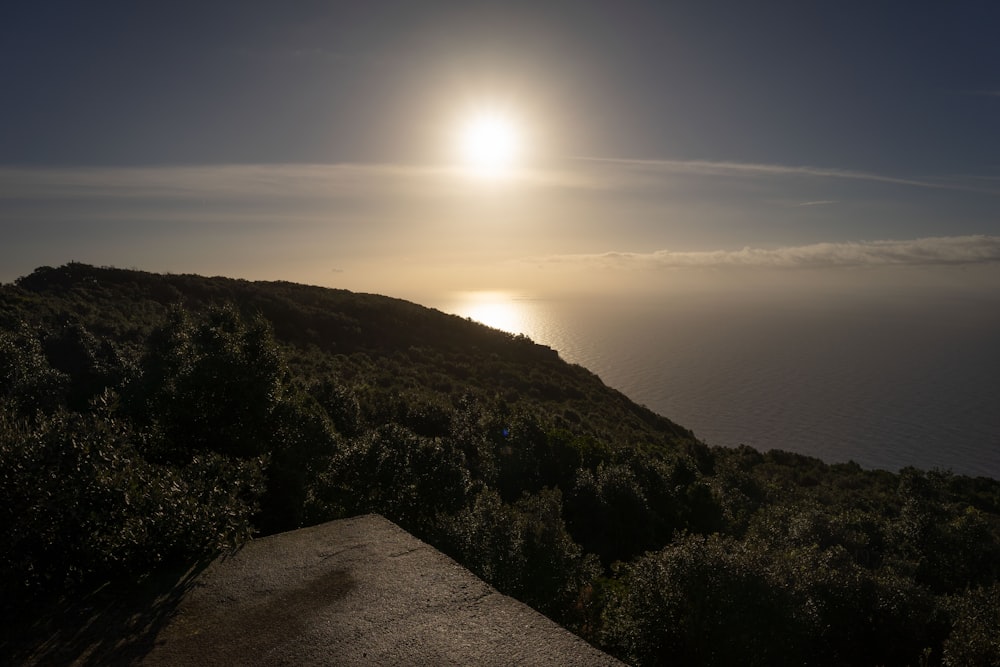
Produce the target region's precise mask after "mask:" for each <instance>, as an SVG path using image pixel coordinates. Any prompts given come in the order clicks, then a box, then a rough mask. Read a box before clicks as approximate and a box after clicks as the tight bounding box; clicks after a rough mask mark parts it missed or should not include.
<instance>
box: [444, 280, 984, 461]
mask: <svg viewBox="0 0 1000 667" xmlns="http://www.w3.org/2000/svg"><path fill="white" fill-rule="evenodd" d="M428 305H431V306H434V307H436V308H439V309H441V310H443V311H445V312H452V313H457V314H460V315H463V316H468V317H472V318H473V319H476V320H479V321H482V322H485V323H486V324H489V325H491V326H494V327H496V328H499V329H504V330H508V331H512V332H516V333H524V334H526V335H528V336H529V337H531V338H532V339H533V340H534V341H536V342H538V343H542V344H545V345H549V346H551V347H553V348H555V349H556V350H558V351H559V353H560V355H561V356H562V358H563V359H565V360H566V361H569V362H572V363H577V364H580V365H582V366H585V367H587V368H588V369H590V370H591V371H593V372H595V373H597V374H598V375H599V376H600V377H601V379H602V380H604V382H605V383H607V384H608V385H610V386H612V387H614V388H616V389H619V390H621V391H622V392H624V393H625V394H626V395H628V396H629V397H630V398H632V399H633V400H634V401H636V402H638V403H641V404H644V405H646V406H648V407H649V408H651V409H653V410H655V411H656V412H658V413H660V414H662V415H664V416H666V417H669V418H670V419H673V420H674V421H676V422H678V423H680V424H682V425H683V426H685V427H687V428H690V429H692V430H693V431H694V432H695V434H696V435H697V436H698V437H699V438H700V439H702V440H704V441H706V442H708V443H710V444H716V445H728V446H733V445H738V444H741V443H745V444H748V445H752V446H754V447H756V448H758V449H762V450H767V449H772V448H780V449H786V450H790V451H795V452H800V453H803V454H808V455H811V456H817V457H819V458H821V459H823V460H825V461H828V462H839V461H848V460H853V461H856V462H858V463H860V464H861V465H863V466H865V467H869V468H885V469H889V470H898V469H899V468H902V467H904V466H908V465H913V466H917V467H920V468H944V469H951V470H953V471H955V472H957V473H962V474H970V475H987V476H991V477H995V478H1000V297H983V296H980V297H979V298H956V297H955V296H954V295H951V296H947V295H939V296H938V297H936V298H931V297H927V296H926V295H921V296H916V295H911V296H910V297H904V298H900V297H899V295H894V296H892V297H889V296H882V297H875V296H871V297H862V298H857V297H856V296H855V297H851V298H847V297H845V296H839V297H838V296H830V295H827V296H825V297H823V298H822V299H815V298H810V299H808V300H807V299H803V298H794V297H790V296H785V297H777V296H773V297H756V298H748V297H747V296H746V295H741V296H740V297H739V298H737V297H725V296H720V295H718V294H715V295H711V296H702V297H698V298H694V297H692V296H690V295H688V296H685V297H680V296H647V297H629V298H622V297H613V298H612V297H588V298H582V297H575V298H568V297H563V298H534V297H531V296H530V295H524V294H510V293H504V292H473V293H464V294H460V295H452V296H450V297H447V298H443V299H441V300H440V301H438V302H432V303H429V304H428Z"/></svg>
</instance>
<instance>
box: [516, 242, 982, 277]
mask: <svg viewBox="0 0 1000 667" xmlns="http://www.w3.org/2000/svg"><path fill="white" fill-rule="evenodd" d="M525 261H526V262H531V263H533V264H539V263H548V264H583V265H590V266H594V267H600V268H621V269H658V268H660V269H678V268H691V267H703V268H769V269H794V268H830V267H862V266H873V267H874V266H935V265H955V264H985V263H998V262H1000V236H985V235H973V236H945V237H932V238H919V239H913V240H909V241H892V240H884V241H858V242H850V243H814V244H811V245H803V246H789V247H783V248H774V249H765V248H751V247H745V248H742V249H740V250H709V251H686V252H685V251H672V250H657V251H654V252H649V253H633V252H606V253H599V254H580V255H551V256H547V257H533V258H527V259H526V260H525Z"/></svg>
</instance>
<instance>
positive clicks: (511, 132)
mask: <svg viewBox="0 0 1000 667" xmlns="http://www.w3.org/2000/svg"><path fill="white" fill-rule="evenodd" d="M521 148H522V146H521V133H520V131H519V128H518V126H517V124H516V123H515V122H514V121H513V119H512V118H511V117H510V116H508V115H506V114H504V113H501V112H498V111H481V112H479V113H477V114H474V115H472V116H470V117H469V118H467V119H466V120H465V122H464V123H463V124H462V126H461V128H460V129H459V133H458V150H459V156H460V157H461V159H462V162H463V163H464V164H465V165H466V167H468V168H469V169H472V170H473V171H476V172H478V173H484V174H500V173H504V172H507V171H510V169H511V168H512V167H513V166H514V164H515V163H516V161H517V158H518V157H519V154H520V152H521Z"/></svg>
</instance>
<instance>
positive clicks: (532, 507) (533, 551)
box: [442, 488, 598, 620]
mask: <svg viewBox="0 0 1000 667" xmlns="http://www.w3.org/2000/svg"><path fill="white" fill-rule="evenodd" d="M560 508H561V498H560V494H559V492H558V491H556V490H547V489H546V490H543V491H542V492H541V493H538V494H535V495H526V496H525V497H524V498H522V499H521V500H519V501H517V502H516V503H514V504H507V503H505V502H503V500H502V499H501V498H500V495H499V494H498V493H497V492H496V491H494V490H492V489H489V488H487V489H484V490H483V491H481V492H480V493H479V494H478V495H477V496H476V497H475V499H474V501H473V503H472V504H471V505H470V506H469V507H468V508H467V509H465V510H463V511H461V512H459V513H458V514H456V515H455V516H453V517H451V518H449V519H448V520H447V521H446V522H445V523H444V526H443V528H442V530H443V532H444V541H443V547H444V549H445V551H446V552H447V553H450V554H451V555H453V556H454V557H455V558H456V559H458V560H459V561H460V562H461V563H463V564H464V565H465V566H466V567H468V568H469V569H470V570H472V571H473V572H475V573H476V574H477V575H478V576H480V577H481V578H483V579H485V580H486V581H488V582H489V583H491V584H493V585H494V586H496V587H497V589H499V590H500V591H501V592H503V593H506V594H508V595H512V596H515V597H518V598H520V599H522V600H524V601H525V602H527V603H528V604H531V605H532V606H534V607H536V608H537V609H539V610H540V611H542V612H544V613H547V614H549V615H552V616H555V617H557V618H561V619H562V620H568V614H569V611H568V610H569V609H571V603H572V602H573V601H574V600H575V599H576V597H577V596H578V594H579V591H580V590H581V589H582V588H583V587H584V586H585V585H586V584H588V583H589V582H590V581H591V580H592V579H593V578H594V577H595V576H596V574H597V571H598V570H597V563H596V559H595V558H594V557H593V556H592V555H591V556H584V554H583V552H582V551H581V549H580V547H579V546H577V544H576V543H575V542H573V539H572V538H571V537H570V535H569V533H568V531H567V530H566V526H565V525H564V523H563V520H562V516H561V514H560Z"/></svg>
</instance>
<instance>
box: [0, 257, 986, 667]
mask: <svg viewBox="0 0 1000 667" xmlns="http://www.w3.org/2000/svg"><path fill="white" fill-rule="evenodd" d="M0 371H2V373H0V500H2V501H3V502H2V504H0V527H2V529H3V530H4V534H5V535H8V536H9V539H8V540H7V541H6V542H5V543H4V544H3V545H2V546H0V573H2V579H0V581H2V586H3V589H2V590H0V599H2V600H3V603H2V606H3V610H4V613H5V615H6V616H7V618H6V620H7V623H6V624H5V627H6V628H7V629H8V632H10V633H11V634H10V637H9V638H8V639H7V640H5V641H4V643H3V645H2V646H3V649H4V650H5V651H6V652H7V653H9V654H11V655H15V656H16V655H18V651H23V650H25V649H24V638H25V637H30V636H41V635H45V633H46V632H50V631H52V628H54V627H57V626H58V625H59V623H60V621H59V617H58V616H53V615H52V614H51V613H50V612H51V610H52V609H57V608H59V606H60V605H61V604H62V603H60V600H62V601H63V602H72V601H73V600H74V599H75V598H77V597H78V596H79V595H81V594H84V593H86V592H87V591H90V590H92V589H95V588H99V587H101V586H102V585H104V584H105V582H110V583H111V587H110V588H107V589H105V590H121V587H129V586H130V585H131V584H132V582H135V581H137V580H145V579H147V578H148V577H150V576H153V575H154V574H155V573H159V572H164V571H169V570H171V569H180V570H181V571H183V570H185V569H187V568H189V567H190V566H191V564H192V563H194V562H197V561H198V560H199V559H204V558H210V557H212V556H213V555H215V554H217V553H219V552H220V551H221V550H224V549H227V548H230V547H233V546H236V545H239V544H242V543H244V542H245V541H246V540H247V539H249V538H251V537H252V536H253V535H266V534H270V533H274V532H279V531H284V530H289V529H294V528H298V527H301V526H307V525H312V524H316V523H320V522H324V521H328V520H331V519H338V518H342V517H347V516H353V515H356V514H363V513H369V512H374V513H379V514H382V515H383V516H386V517H387V518H389V519H390V520H392V521H394V522H396V523H398V524H399V525H401V526H402V527H404V528H405V529H406V530H408V531H410V532H411V533H413V534H415V535H416V536H417V537H419V538H420V539H423V540H426V541H427V542H429V543H431V544H433V545H434V546H436V547H437V548H439V549H441V550H442V551H444V552H445V553H447V554H448V555H450V556H452V557H454V558H455V559H456V560H458V561H459V562H460V563H462V564H463V565H464V566H466V567H468V568H469V569H470V570H472V571H473V572H474V573H475V574H477V575H478V576H480V577H482V578H483V579H485V580H486V581H488V582H490V583H491V584H493V585H494V586H496V587H497V588H498V589H499V590H500V591H501V592H503V593H506V594H509V595H512V596H514V597H517V598H518V599H521V600H523V601H525V602H527V603H528V604H530V605H532V606H533V607H535V608H536V609H538V610H540V611H542V612H543V613H545V614H546V615H548V616H550V617H551V618H553V619H554V620H557V621H558V622H560V623H562V624H564V625H565V626H566V627H569V628H570V629H572V630H574V631H575V632H578V633H579V634H581V635H582V636H584V637H585V638H587V639H588V640H589V641H591V642H593V643H595V644H597V645H599V646H601V647H602V648H604V649H605V650H608V651H610V652H612V653H614V654H615V655H617V656H619V657H621V658H623V659H625V660H627V661H630V662H633V663H637V664H660V663H662V662H663V661H666V660H674V661H679V662H680V663H682V664H691V665H726V664H762V665H763V664H767V665H774V664H789V665H792V664H796V665H797V664H804V663H810V664H820V665H851V664H884V665H916V664H918V663H920V664H949V665H957V664H995V663H996V662H998V661H1000V645H998V643H997V640H996V637H1000V617H998V612H997V610H998V609H1000V604H998V602H1000V585H998V584H997V580H998V576H1000V483H998V482H997V481H996V480H990V479H984V478H979V479H972V478H967V477H960V476H954V475H950V474H947V473H942V472H937V471H932V472H924V471H918V470H912V469H908V470H904V471H902V472H901V473H899V474H893V473H889V472H885V471H865V470H862V469H861V468H860V467H858V466H856V465H854V464H841V465H827V464H824V463H822V462H821V461H818V460H816V459H810V458H807V457H803V456H798V455H793V454H789V453H786V452H780V451H772V452H768V453H761V452H757V451H755V450H752V449H750V448H746V447H742V448H738V449H719V448H709V447H706V446H705V445H704V444H702V443H700V442H698V441H697V440H696V439H695V438H694V437H693V435H692V434H691V433H690V432H689V431H687V430H685V429H684V428H683V427H681V426H678V425H676V424H674V423H673V422H671V421H669V420H668V419H666V418H664V417H662V416H658V415H655V414H653V413H652V412H650V411H649V410H647V409H645V408H642V407H640V406H637V405H635V404H633V403H632V402H631V401H629V400H628V399H627V398H626V397H625V396H623V395H622V394H620V393H619V392H616V391H614V390H612V389H610V388H608V387H606V386H605V385H603V383H601V381H600V380H599V378H597V377H596V376H594V375H593V374H592V373H590V372H588V371H587V370H586V369H583V368H581V367H579V366H572V365H569V364H566V363H564V362H563V361H561V360H560V359H559V357H558V354H557V353H556V352H555V351H553V350H551V349H548V348H546V347H544V346H540V345H536V344H534V343H532V342H531V341H529V340H527V339H526V338H524V337H519V336H511V335H509V334H506V333H503V332H499V331H495V330H491V329H489V328H487V327H484V326H482V325H479V324H476V323H473V322H470V321H467V320H463V319H461V318H458V317H455V316H450V315H445V314H443V313H440V312H437V311H433V310H430V309H426V308H422V307H420V306H417V305H415V304H411V303H407V302H404V301H400V300H397V299H390V298H387V297H381V296H375V295H362V294H352V293H350V292H345V291H342V290H329V289H323V288H317V287H307V286H301V285H293V284H290V283H251V282H246V281H240V280H232V279H226V278H202V277H198V276H171V275H155V274H149V273H144V272H140V271H128V270H120V269H109V268H95V267H91V266H86V265H81V264H70V265H67V266H64V267H60V268H49V267H44V268H41V269H38V270H36V271H35V272H34V273H32V274H31V275H29V276H26V277H24V278H22V279H20V280H19V281H17V282H16V284H14V285H4V286H2V287H0ZM31 609H34V612H33V613H30V614H26V613H25V610H31ZM665 620H666V622H665ZM26 623H27V624H28V625H29V626H30V627H31V628H32V629H31V631H30V632H29V631H28V630H27V629H25V624H26ZM17 638H19V640H18V641H15V639H17ZM29 643H30V641H29Z"/></svg>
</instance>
